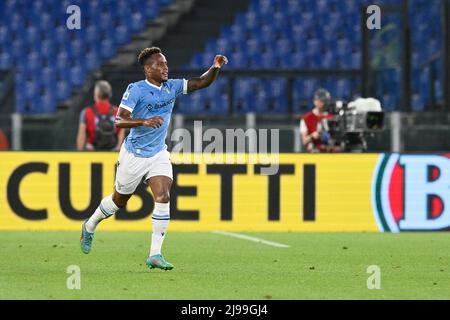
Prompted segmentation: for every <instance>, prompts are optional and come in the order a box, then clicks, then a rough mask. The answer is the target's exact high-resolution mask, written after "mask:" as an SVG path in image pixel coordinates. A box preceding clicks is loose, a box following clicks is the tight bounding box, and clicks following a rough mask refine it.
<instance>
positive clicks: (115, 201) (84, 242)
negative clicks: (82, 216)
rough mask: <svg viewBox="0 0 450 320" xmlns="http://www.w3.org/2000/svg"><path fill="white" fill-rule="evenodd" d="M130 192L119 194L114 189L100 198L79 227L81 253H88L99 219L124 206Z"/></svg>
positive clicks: (111, 214) (107, 216) (109, 215)
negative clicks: (94, 208)
mask: <svg viewBox="0 0 450 320" xmlns="http://www.w3.org/2000/svg"><path fill="white" fill-rule="evenodd" d="M130 197H131V194H128V195H125V194H120V193H118V192H117V191H116V190H114V193H113V194H110V195H109V196H107V197H105V198H103V199H102V201H101V202H100V205H99V206H98V207H97V209H96V210H95V212H94V213H93V214H92V216H91V217H90V218H89V219H88V220H86V221H85V222H84V223H83V225H82V227H81V238H80V246H81V251H82V252H83V253H86V254H87V253H89V252H90V251H91V248H92V240H94V232H95V229H96V228H97V225H98V224H99V223H100V221H102V220H104V219H108V218H109V217H111V216H113V215H114V214H115V213H116V212H117V211H119V210H120V209H121V208H123V207H125V205H126V204H127V202H128V199H130Z"/></svg>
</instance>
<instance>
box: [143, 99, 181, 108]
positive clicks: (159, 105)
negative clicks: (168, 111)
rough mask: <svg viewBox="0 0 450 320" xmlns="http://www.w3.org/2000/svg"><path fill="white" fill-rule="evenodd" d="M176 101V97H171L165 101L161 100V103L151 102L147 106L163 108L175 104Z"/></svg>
mask: <svg viewBox="0 0 450 320" xmlns="http://www.w3.org/2000/svg"><path fill="white" fill-rule="evenodd" d="M174 102H175V98H172V99H170V100H167V101H164V102H160V103H157V104H152V103H149V104H148V105H147V106H146V108H147V109H148V110H153V109H161V108H164V107H167V106H168V105H171V104H173V103H174Z"/></svg>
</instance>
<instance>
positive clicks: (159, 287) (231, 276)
mask: <svg viewBox="0 0 450 320" xmlns="http://www.w3.org/2000/svg"><path fill="white" fill-rule="evenodd" d="M99 229H100V230H99V232H97V234H96V237H95V240H94V246H93V251H92V252H91V253H90V254H89V255H84V254H82V253H81V251H80V249H79V240H78V239H79V233H78V232H9V231H8V232H0V270H1V271H0V299H177V300H178V299H449V298H450V266H449V261H450V237H449V235H448V234H446V233H402V234H382V233H246V234H247V235H251V236H255V237H259V238H262V239H265V240H269V241H275V242H279V243H283V244H287V245H289V246H290V247H289V248H277V247H271V246H268V245H264V244H260V243H255V242H250V241H246V240H242V239H236V238H231V237H227V236H223V235H219V234H213V233H207V232H204V233H194V232H192V233H190V232H169V233H168V235H167V237H166V241H165V244H164V254H165V256H166V258H167V260H168V261H170V262H172V263H173V264H174V265H175V268H174V269H173V270H172V271H162V270H148V269H147V267H146V266H145V258H146V255H147V252H148V247H149V242H150V232H148V233H144V232H102V231H101V227H100V228H99ZM70 265H78V266H79V267H80V270H81V289H80V290H69V289H67V285H66V282H67V278H68V277H69V276H70V274H68V273H67V267H68V266H70ZM370 265H377V266H379V267H380V270H381V289H379V290H377V289H373V290H369V289H368V288H367V278H368V277H369V276H370V274H368V273H367V267H368V266H370Z"/></svg>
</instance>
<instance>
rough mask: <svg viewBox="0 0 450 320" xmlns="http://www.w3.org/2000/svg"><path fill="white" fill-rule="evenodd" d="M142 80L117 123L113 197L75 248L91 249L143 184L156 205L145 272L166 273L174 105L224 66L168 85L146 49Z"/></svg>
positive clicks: (158, 57)
mask: <svg viewBox="0 0 450 320" xmlns="http://www.w3.org/2000/svg"><path fill="white" fill-rule="evenodd" d="M138 61H139V64H140V65H141V66H142V67H143V71H144V74H145V80H141V81H138V82H135V83H131V84H130V85H129V86H128V88H127V90H126V91H125V93H124V95H123V97H122V101H121V103H120V106H119V111H118V113H117V117H116V126H117V127H118V128H131V132H130V134H129V135H128V137H127V138H126V140H125V142H124V143H123V145H122V147H121V149H120V154H119V159H118V162H117V172H116V180H115V190H114V193H113V194H111V195H109V196H107V197H106V198H104V199H103V200H102V201H101V202H100V205H99V207H98V208H97V209H96V210H95V212H94V214H93V215H92V216H91V217H90V218H89V219H88V220H86V221H85V222H84V223H83V225H82V231H81V239H80V245H81V250H82V252H84V253H86V254H87V253H89V252H90V251H91V248H92V240H93V238H94V232H95V229H96V227H97V225H98V224H99V222H100V221H102V220H104V219H106V218H109V217H111V216H112V215H113V214H114V213H116V212H117V211H118V210H119V209H120V208H123V207H125V205H126V204H127V201H128V200H129V199H130V197H131V196H132V194H133V192H134V191H135V190H136V188H137V186H138V185H139V183H140V182H141V181H142V180H144V182H145V184H147V185H149V186H150V188H151V191H152V193H153V197H154V200H155V208H154V210H153V214H152V223H153V232H152V241H151V247H150V253H149V256H148V259H147V261H146V263H147V266H148V267H149V268H150V269H153V268H159V269H163V270H171V269H172V268H173V265H172V264H171V263H169V262H167V261H166V260H165V259H164V257H163V256H162V255H161V247H162V244H163V241H164V237H165V235H166V232H167V228H168V225H169V221H170V212H169V208H170V205H169V201H170V194H169V193H170V187H171V185H172V165H171V163H170V154H169V152H168V151H167V146H166V144H165V138H166V135H167V129H168V127H169V122H170V116H171V114H172V109H173V106H174V103H175V99H176V98H177V97H178V96H179V95H180V94H182V93H183V94H187V93H189V92H192V91H195V90H199V89H203V88H206V87H208V86H209V85H210V84H211V83H213V82H214V80H215V79H216V78H217V76H218V74H219V70H220V68H221V67H222V66H223V65H224V64H227V63H228V60H227V58H226V57H225V56H223V55H216V57H215V58H214V62H213V65H212V66H211V68H209V70H208V71H206V72H205V73H204V74H203V75H202V76H200V77H199V78H193V79H189V80H185V79H169V78H168V76H169V69H168V66H167V60H166V58H165V56H164V55H163V54H162V52H161V49H159V48H157V47H152V48H145V49H144V50H142V52H141V53H140V54H139V57H138Z"/></svg>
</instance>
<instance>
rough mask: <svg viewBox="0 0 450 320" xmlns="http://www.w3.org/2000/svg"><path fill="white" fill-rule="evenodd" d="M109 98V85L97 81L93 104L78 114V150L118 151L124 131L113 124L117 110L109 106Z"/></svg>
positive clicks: (110, 94) (110, 95)
mask: <svg viewBox="0 0 450 320" xmlns="http://www.w3.org/2000/svg"><path fill="white" fill-rule="evenodd" d="M111 97H112V89H111V85H110V84H109V83H108V82H107V81H103V80H102V81H98V82H97V83H96V84H95V88H94V101H95V104H94V105H93V106H89V107H86V108H84V109H83V110H82V111H81V114H80V124H79V127H78V136H77V149H78V150H80V151H81V150H105V151H119V150H120V146H121V145H122V142H123V140H124V138H125V130H124V129H120V128H116V126H115V124H114V121H115V118H116V115H117V111H118V109H119V108H118V107H117V106H113V105H111V103H110V102H109V100H110V99H111Z"/></svg>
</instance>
